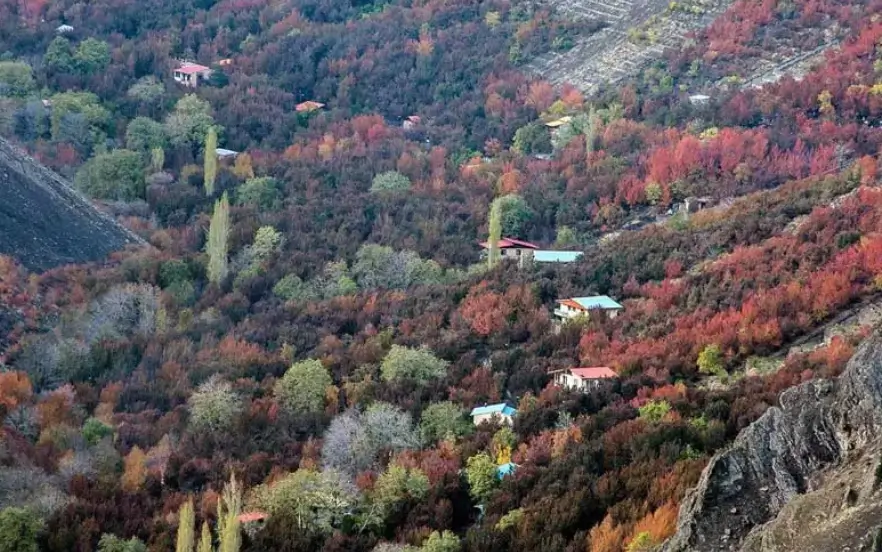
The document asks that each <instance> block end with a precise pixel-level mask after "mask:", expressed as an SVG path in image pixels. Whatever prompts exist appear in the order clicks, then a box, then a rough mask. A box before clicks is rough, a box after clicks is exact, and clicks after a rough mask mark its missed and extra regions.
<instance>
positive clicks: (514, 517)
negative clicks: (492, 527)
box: [496, 508, 524, 531]
mask: <svg viewBox="0 0 882 552" xmlns="http://www.w3.org/2000/svg"><path fill="white" fill-rule="evenodd" d="M523 519H524V509H523V508H515V509H514V510H510V511H509V512H508V513H507V514H505V515H504V516H502V517H501V518H499V521H498V522H496V530H497V531H505V530H506V529H510V528H512V527H517V526H518V525H520V524H521V522H522V521H523Z"/></svg>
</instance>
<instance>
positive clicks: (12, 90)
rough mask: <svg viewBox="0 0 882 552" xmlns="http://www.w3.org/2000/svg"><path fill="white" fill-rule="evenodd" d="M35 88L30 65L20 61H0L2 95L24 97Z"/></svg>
mask: <svg viewBox="0 0 882 552" xmlns="http://www.w3.org/2000/svg"><path fill="white" fill-rule="evenodd" d="M35 88H36V83H35V82H34V73H33V71H32V70H31V66H30V65H28V64H27V63H22V62H18V61H0V96H12V97H16V98H23V97H25V96H27V95H28V94H30V93H31V92H33V91H34V90H35Z"/></svg>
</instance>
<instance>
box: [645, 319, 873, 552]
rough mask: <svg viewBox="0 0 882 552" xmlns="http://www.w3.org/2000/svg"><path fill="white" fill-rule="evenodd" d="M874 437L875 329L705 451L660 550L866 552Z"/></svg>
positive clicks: (870, 538) (870, 523)
mask: <svg viewBox="0 0 882 552" xmlns="http://www.w3.org/2000/svg"><path fill="white" fill-rule="evenodd" d="M880 440H882V335H880V334H878V333H877V334H876V335H874V336H873V337H871V338H869V339H868V340H867V341H866V342H865V343H864V344H863V345H862V346H861V347H860V348H859V350H858V351H857V353H855V355H854V357H853V358H852V359H851V361H850V362H849V364H848V366H847V367H846V369H845V371H844V372H843V374H842V375H841V376H840V377H839V378H838V379H836V380H833V381H823V380H818V381H812V382H808V383H805V384H803V385H800V386H797V387H794V388H792V389H790V390H788V391H786V392H785V393H783V394H782V395H781V399H780V407H774V408H770V409H769V410H768V411H767V412H766V413H765V414H764V415H763V416H762V417H761V418H760V419H759V420H757V421H756V422H754V423H753V424H751V425H750V426H749V427H747V428H746V429H745V430H744V431H742V432H741V434H740V435H739V436H738V438H737V439H736V440H735V442H734V443H733V444H732V445H731V446H730V447H729V448H728V449H727V450H725V451H723V452H721V453H719V454H717V455H716V456H714V458H713V459H712V460H711V461H710V463H709V464H708V466H707V467H706V468H705V470H704V473H703V474H702V476H701V479H700V480H699V483H698V486H697V487H696V488H695V489H694V490H692V491H691V492H690V493H689V494H688V495H687V496H686V498H685V499H684V502H683V505H682V507H681V509H680V517H679V520H678V528H677V533H676V534H675V535H674V536H673V537H672V538H671V539H670V540H669V541H668V542H667V543H665V545H664V546H663V548H662V550H663V551H664V552H687V551H688V552H711V551H724V550H741V551H744V552H760V551H762V552H772V551H775V552H785V551H791V550H793V551H796V550H799V551H800V552H814V551H815V550H817V551H818V552H821V551H825V550H830V551H832V550H837V551H839V550H843V551H844V550H853V551H857V550H869V548H867V547H868V546H870V544H869V543H872V541H873V539H874V538H878V537H877V535H876V532H877V528H878V527H879V525H880V524H882V504H880V496H882V493H880V491H879V487H880V481H879V479H880V476H882V469H880V464H879V450H880V447H879V444H880ZM831 539H832V540H831Z"/></svg>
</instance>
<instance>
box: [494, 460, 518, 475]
mask: <svg viewBox="0 0 882 552" xmlns="http://www.w3.org/2000/svg"><path fill="white" fill-rule="evenodd" d="M517 467H518V466H517V464H515V463H513V462H508V463H507V464H502V465H501V466H496V477H498V478H499V479H502V478H503V477H505V476H506V475H512V474H513V473H514V472H515V469H517Z"/></svg>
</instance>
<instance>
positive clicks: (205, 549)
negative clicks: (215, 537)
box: [196, 521, 213, 552]
mask: <svg viewBox="0 0 882 552" xmlns="http://www.w3.org/2000/svg"><path fill="white" fill-rule="evenodd" d="M212 548H213V547H212V542H211V530H210V529H209V528H208V522H207V521H203V522H202V533H201V534H200V536H199V547H198V548H197V549H196V552H212Z"/></svg>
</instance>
